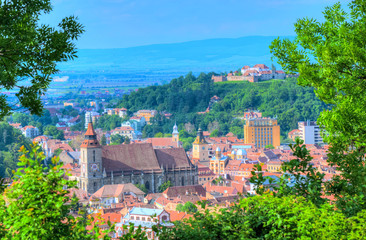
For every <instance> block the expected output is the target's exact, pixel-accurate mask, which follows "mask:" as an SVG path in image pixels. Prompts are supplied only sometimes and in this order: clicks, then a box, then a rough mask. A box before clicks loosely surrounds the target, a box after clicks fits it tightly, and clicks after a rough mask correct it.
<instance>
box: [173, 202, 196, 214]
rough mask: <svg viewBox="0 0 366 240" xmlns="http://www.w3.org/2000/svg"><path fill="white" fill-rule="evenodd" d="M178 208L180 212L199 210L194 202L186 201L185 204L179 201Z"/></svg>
mask: <svg viewBox="0 0 366 240" xmlns="http://www.w3.org/2000/svg"><path fill="white" fill-rule="evenodd" d="M176 210H177V211H179V212H186V213H195V212H197V210H198V208H197V206H196V205H194V204H193V203H192V202H186V203H185V204H184V205H183V204H181V203H179V204H178V205H177V207H176Z"/></svg>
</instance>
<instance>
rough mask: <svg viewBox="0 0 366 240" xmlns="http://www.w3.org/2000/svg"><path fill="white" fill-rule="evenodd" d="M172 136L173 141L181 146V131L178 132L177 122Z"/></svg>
mask: <svg viewBox="0 0 366 240" xmlns="http://www.w3.org/2000/svg"><path fill="white" fill-rule="evenodd" d="M172 138H173V142H175V143H177V147H178V146H179V132H178V127H177V123H175V124H174V127H173V132H172Z"/></svg>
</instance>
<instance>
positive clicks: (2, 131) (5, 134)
mask: <svg viewBox="0 0 366 240" xmlns="http://www.w3.org/2000/svg"><path fill="white" fill-rule="evenodd" d="M30 143H31V141H30V140H29V139H28V138H26V137H24V135H23V134H22V133H21V131H20V130H18V129H16V128H13V127H12V126H10V125H9V124H7V123H4V122H0V178H1V177H11V176H12V175H13V174H12V171H13V170H15V169H16V167H17V162H18V158H19V156H20V155H21V154H20V153H19V152H18V150H19V148H20V147H21V146H22V145H25V146H29V144H30Z"/></svg>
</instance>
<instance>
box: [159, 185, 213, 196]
mask: <svg viewBox="0 0 366 240" xmlns="http://www.w3.org/2000/svg"><path fill="white" fill-rule="evenodd" d="M187 193H188V194H189V195H192V194H195V193H197V194H198V196H203V197H206V190H205V189H204V188H203V187H202V185H191V186H177V187H169V188H167V189H166V190H165V191H164V194H166V195H167V197H168V198H174V197H178V196H183V195H186V194H187Z"/></svg>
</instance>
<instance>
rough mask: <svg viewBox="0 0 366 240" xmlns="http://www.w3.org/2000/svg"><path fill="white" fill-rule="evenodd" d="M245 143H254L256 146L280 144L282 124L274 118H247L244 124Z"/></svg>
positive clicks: (276, 145)
mask: <svg viewBox="0 0 366 240" xmlns="http://www.w3.org/2000/svg"><path fill="white" fill-rule="evenodd" d="M244 143H245V144H254V146H255V147H256V148H264V147H265V146H267V145H273V146H274V147H275V148H277V147H278V146H280V144H281V142H280V125H278V124H277V119H273V118H252V119H246V120H245V125H244Z"/></svg>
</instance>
